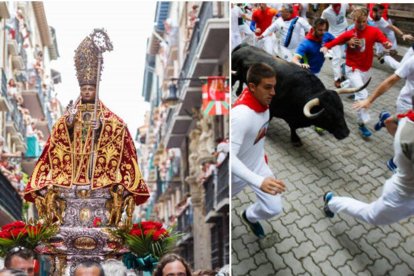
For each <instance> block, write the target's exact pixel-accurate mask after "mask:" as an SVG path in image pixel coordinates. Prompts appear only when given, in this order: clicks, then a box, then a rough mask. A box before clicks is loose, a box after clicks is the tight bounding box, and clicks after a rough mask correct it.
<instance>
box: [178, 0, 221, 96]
mask: <svg viewBox="0 0 414 276" xmlns="http://www.w3.org/2000/svg"><path fill="white" fill-rule="evenodd" d="M212 17H213V2H203V3H202V5H201V8H200V12H199V14H198V21H197V22H196V23H195V25H194V28H193V33H192V35H191V40H190V46H189V48H188V50H189V51H188V54H187V58H186V59H185V61H184V63H183V67H182V69H181V73H180V76H179V78H189V77H192V76H189V75H188V74H189V71H190V68H191V65H192V63H193V62H194V59H195V54H196V51H197V47H198V44H199V42H200V36H201V33H202V32H203V30H204V28H205V26H206V24H207V21H208V19H210V18H212ZM183 85H184V82H179V83H178V87H177V88H178V95H180V94H181V91H182V88H183Z"/></svg>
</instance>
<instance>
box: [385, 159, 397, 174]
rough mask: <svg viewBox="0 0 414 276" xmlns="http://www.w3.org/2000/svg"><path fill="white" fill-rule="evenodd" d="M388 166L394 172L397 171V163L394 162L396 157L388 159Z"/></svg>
mask: <svg viewBox="0 0 414 276" xmlns="http://www.w3.org/2000/svg"><path fill="white" fill-rule="evenodd" d="M387 167H388V169H389V170H390V171H392V173H396V172H397V165H395V163H394V157H392V158H391V159H390V160H388V161H387Z"/></svg>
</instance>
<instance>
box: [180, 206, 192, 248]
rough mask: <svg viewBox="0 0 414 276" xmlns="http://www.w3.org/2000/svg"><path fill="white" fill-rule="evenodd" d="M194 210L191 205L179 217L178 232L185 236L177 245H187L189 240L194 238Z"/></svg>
mask: <svg viewBox="0 0 414 276" xmlns="http://www.w3.org/2000/svg"><path fill="white" fill-rule="evenodd" d="M192 225H193V208H192V206H191V204H189V205H187V207H186V208H185V209H184V210H183V211H182V213H181V214H180V215H179V216H178V217H177V231H178V232H181V233H183V234H184V235H183V236H182V238H181V239H180V240H179V241H178V243H177V245H179V244H182V243H185V242H186V241H187V240H189V239H191V238H192V237H193V234H192V230H193V226H192Z"/></svg>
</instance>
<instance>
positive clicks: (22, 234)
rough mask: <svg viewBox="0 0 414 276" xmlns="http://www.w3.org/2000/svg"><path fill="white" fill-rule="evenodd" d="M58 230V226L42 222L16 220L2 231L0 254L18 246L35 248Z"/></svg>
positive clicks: (2, 254) (0, 234)
mask: <svg viewBox="0 0 414 276" xmlns="http://www.w3.org/2000/svg"><path fill="white" fill-rule="evenodd" d="M57 231H58V229H57V227H56V226H53V225H52V226H51V225H46V224H42V223H40V222H35V221H30V222H28V223H26V222H23V221H15V222H12V223H9V224H6V225H4V226H3V227H2V228H1V231H0V256H1V257H2V256H4V255H6V253H7V252H8V251H9V250H10V249H12V248H13V247H16V246H23V247H26V248H28V249H32V250H33V249H34V248H35V247H36V246H37V245H38V244H39V242H40V241H46V240H47V239H49V238H50V237H52V236H53V235H54V234H56V233H57Z"/></svg>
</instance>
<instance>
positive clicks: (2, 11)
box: [0, 1, 10, 19]
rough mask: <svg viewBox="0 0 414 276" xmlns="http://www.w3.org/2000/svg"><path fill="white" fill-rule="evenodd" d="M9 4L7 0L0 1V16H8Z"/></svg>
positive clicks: (5, 17) (6, 17)
mask: <svg viewBox="0 0 414 276" xmlns="http://www.w3.org/2000/svg"><path fill="white" fill-rule="evenodd" d="M8 6H9V4H8V3H7V1H1V2H0V17H1V18H4V19H8V18H10V12H9V7H8Z"/></svg>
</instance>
